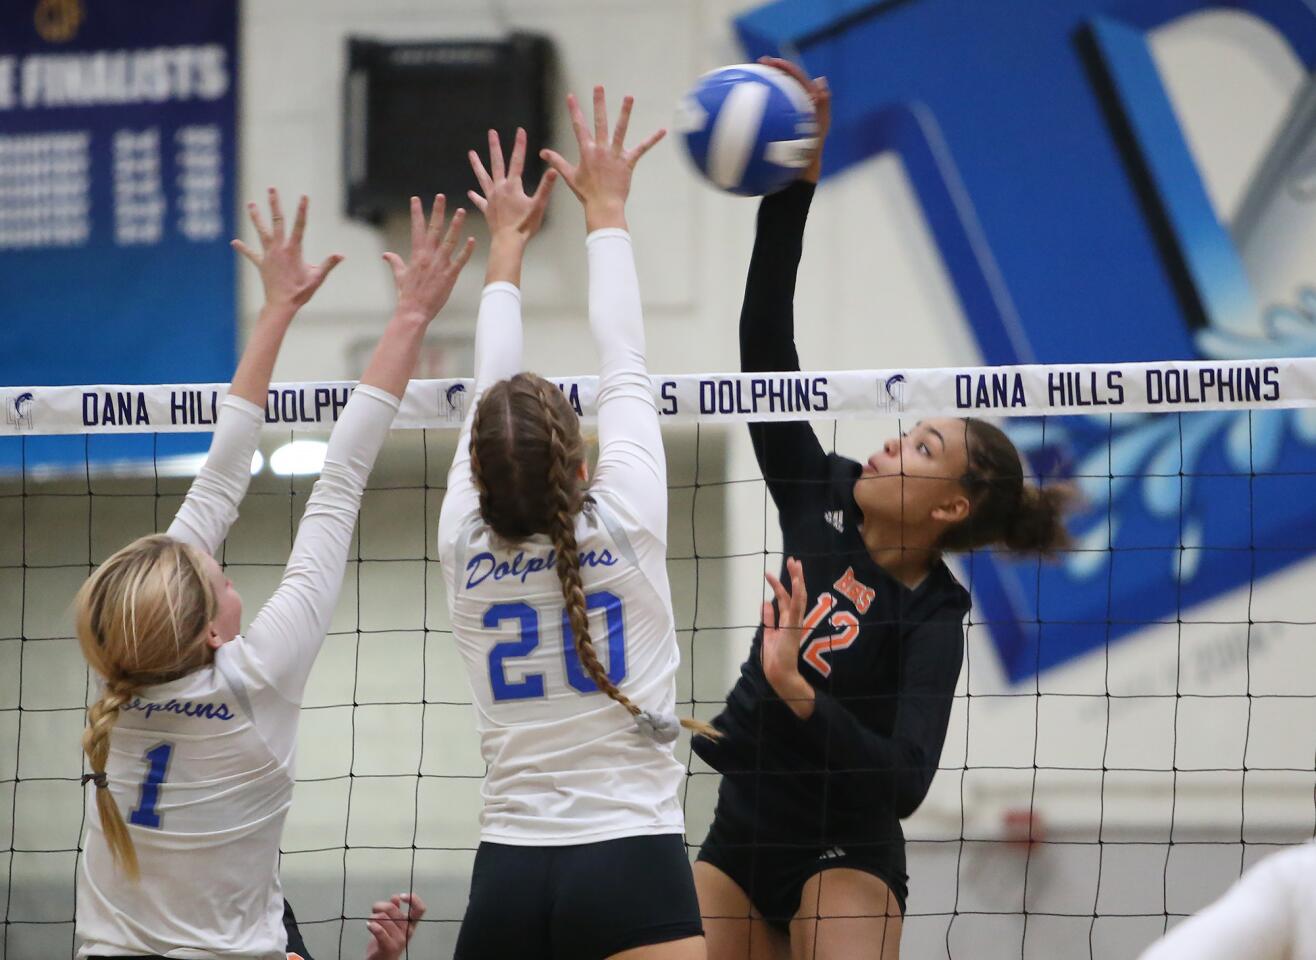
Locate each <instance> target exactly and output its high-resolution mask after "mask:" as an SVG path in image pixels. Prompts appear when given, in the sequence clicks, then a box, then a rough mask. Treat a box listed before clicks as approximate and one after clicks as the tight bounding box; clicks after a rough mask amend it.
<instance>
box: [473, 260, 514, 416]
mask: <svg viewBox="0 0 1316 960" xmlns="http://www.w3.org/2000/svg"><path fill="white" fill-rule="evenodd" d="M524 340H525V336H524V333H523V332H522V329H521V290H520V289H519V288H518V287H517V286H516V285H515V284H513V283H510V282H508V281H495V282H494V283H491V284H488V285H487V286H486V287H485V288H484V291H483V293H481V294H480V311H479V314H478V316H477V318H476V321H475V390H476V392H477V393H479V392H481V391H483V390H484V389H485V388H487V387H488V386H489V385H490V384H492V383H495V382H496V381H498V380H502V379H505V378H507V377H510V376H512V375H513V374H516V373H520V372H521V370H522V369H523V368H522V360H521V358H522V352H523V348H524Z"/></svg>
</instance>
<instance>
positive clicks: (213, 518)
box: [169, 395, 265, 553]
mask: <svg viewBox="0 0 1316 960" xmlns="http://www.w3.org/2000/svg"><path fill="white" fill-rule="evenodd" d="M261 399H262V401H263V400H264V397H263V396H262V398H261ZM264 414H265V407H264V406H263V405H257V404H253V403H251V402H250V401H248V400H245V399H243V398H242V397H237V396H233V395H230V396H229V397H228V398H226V399H225V400H224V404H223V406H221V407H220V410H219V422H218V423H216V424H215V435H214V438H213V439H212V440H211V442H210V452H209V453H208V454H207V455H206V462H205V464H204V465H203V466H202V467H201V470H200V472H199V473H198V474H197V476H196V479H195V480H193V481H192V486H191V487H190V488H189V489H188V491H187V497H186V498H185V499H184V500H183V504H182V506H180V507H179V508H178V514H177V516H175V517H174V520H173V523H171V524H170V525H169V536H171V537H173V538H174V539H176V540H182V541H184V542H185V543H190V544H192V545H193V546H197V547H200V548H201V549H203V550H205V551H206V552H207V553H214V552H215V551H216V550H217V549H218V548H219V545H220V544H221V543H223V542H224V538H225V537H227V536H228V531H229V528H230V527H231V526H232V525H233V521H235V520H236V519H237V518H238V505H239V504H240V503H241V502H242V498H243V497H244V496H246V494H247V487H248V486H249V485H250V483H251V457H252V454H253V453H255V451H256V445H257V444H258V443H259V441H260V428H261V425H262V424H263V423H264V419H265V417H264Z"/></svg>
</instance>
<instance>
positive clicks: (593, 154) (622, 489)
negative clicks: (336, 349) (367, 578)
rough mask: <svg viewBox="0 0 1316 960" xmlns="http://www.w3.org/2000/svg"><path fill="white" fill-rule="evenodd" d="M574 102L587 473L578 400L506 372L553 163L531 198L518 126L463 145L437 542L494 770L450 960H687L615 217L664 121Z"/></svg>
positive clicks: (670, 705) (663, 616)
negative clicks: (589, 430) (458, 265)
mask: <svg viewBox="0 0 1316 960" xmlns="http://www.w3.org/2000/svg"><path fill="white" fill-rule="evenodd" d="M567 102H568V105H569V107H570V110H571V116H572V121H573V125H574V127H575V133H576V139H577V142H578V143H579V146H580V162H579V164H578V165H575V166H572V165H571V164H569V163H567V162H566V161H565V160H564V159H563V158H562V157H561V156H559V155H558V154H556V153H552V152H551V151H545V152H544V153H543V154H541V155H542V156H544V158H545V159H546V160H548V161H549V163H550V164H552V166H553V168H554V170H555V171H556V172H557V174H558V175H560V176H561V177H562V179H564V180H565V181H566V182H567V184H568V185H569V186H570V187H571V188H572V190H573V191H574V192H575V193H576V195H577V197H579V199H580V200H581V202H582V204H583V205H584V208H585V223H586V225H587V227H588V229H589V235H588V237H587V238H586V241H585V244H586V251H587V257H588V261H589V321H590V329H591V331H592V332H593V334H594V340H595V344H596V346H597V347H598V351H599V354H600V360H601V364H600V376H599V394H598V434H599V445H600V450H599V459H598V469H597V471H596V474H595V477H594V480H593V483H589V482H588V473H587V469H586V465H585V454H584V445H583V443H582V441H581V436H580V427H579V424H578V421H577V417H576V413H575V411H573V410H572V408H571V406H570V405H569V404H568V402H567V400H566V399H565V398H564V397H563V395H562V392H561V391H560V390H559V389H558V388H557V387H556V386H554V385H553V384H552V383H549V382H547V381H546V380H543V379H542V378H540V377H538V376H535V375H534V374H531V373H524V372H521V371H522V366H521V297H520V292H519V290H518V283H519V280H520V271H521V259H522V254H523V251H524V249H525V245H526V242H527V241H528V240H529V239H530V237H531V236H532V235H533V234H534V233H535V231H536V230H538V228H539V224H540V221H541V219H542V217H543V212H544V207H545V204H546V203H547V200H548V193H549V190H550V188H551V185H552V182H553V177H552V173H551V172H550V173H549V174H548V175H546V176H545V178H544V181H543V182H542V183H541V184H540V186H539V189H538V190H537V191H536V193H535V194H534V196H532V197H528V196H526V194H525V192H524V190H523V189H522V186H521V171H522V164H523V161H524V157H525V149H526V148H525V135H524V133H523V132H521V131H518V132H517V137H516V145H515V147H514V149H513V150H512V154H511V160H510V164H509V165H508V166H507V168H506V170H505V169H504V165H503V155H502V149H501V146H500V144H499V142H498V138H497V135H496V134H494V133H492V132H491V133H490V156H489V161H490V165H489V169H488V170H487V171H486V170H485V168H484V166H483V164H481V163H480V161H479V158H478V157H476V156H474V154H473V155H472V158H471V161H472V166H473V167H474V168H475V172H476V176H477V178H478V180H479V183H480V187H481V190H482V193H483V195H482V196H480V195H473V196H472V199H473V201H474V202H475V203H476V205H477V206H478V207H480V209H481V210H482V211H483V212H484V215H485V219H486V220H487V221H488V223H489V229H490V234H491V252H490V259H489V269H488V273H487V276H486V280H487V283H488V285H487V286H486V287H485V290H484V295H483V298H482V300H481V303H480V313H479V320H478V325H477V331H476V350H475V352H476V356H475V371H476V387H475V396H474V401H473V409H472V411H471V413H470V415H469V416H468V418H467V422H466V424H465V426H464V428H463V431H462V434H461V438H460V440H459V441H458V445H457V455H456V458H455V459H454V461H453V465H452V469H451V472H450V473H449V475H448V494H447V496H446V498H445V499H444V502H443V509H442V513H441V516H440V519H439V556H440V559H441V561H442V564H443V573H444V580H445V582H446V585H447V593H448V607H449V611H450V614H451V619H452V629H453V634H454V636H455V638H456V641H457V645H458V647H459V649H460V651H461V654H462V657H463V659H464V660H465V663H466V667H467V670H468V672H469V675H470V680H471V687H472V690H473V692H474V698H475V705H476V714H477V724H478V727H479V730H480V736H481V746H482V750H483V753H484V757H485V760H486V761H487V762H488V765H489V772H488V775H487V777H486V779H485V784H484V791H483V793H484V810H483V812H482V814H481V833H480V839H481V843H480V847H479V851H478V852H477V854H476V858H475V870H474V875H473V877H472V882H471V896H470V902H469V904H468V906H467V909H466V916H465V918H464V919H463V921H462V927H461V932H460V934H459V936H458V941H457V950H456V956H457V957H458V958H460V960H484V958H490V960H492V958H499V960H501V958H507V957H518V958H535V957H546V958H547V957H570V958H573V960H603V958H605V957H618V956H624V957H627V958H637V960H638V958H652V960H685V958H702V957H703V956H704V948H703V940H702V929H701V926H700V921H699V906H698V903H697V901H696V899H695V891H694V884H693V881H692V879H691V874H690V866H689V863H688V860H687V858H686V852H685V845H684V842H683V838H682V833H683V831H684V819H683V816H682V811H681V803H680V798H679V796H678V794H677V791H678V789H679V787H680V785H681V783H682V781H683V777H684V773H685V770H684V767H683V766H682V764H681V763H679V762H678V761H677V760H676V758H675V757H674V756H673V752H672V741H673V740H674V739H675V738H676V735H677V732H678V729H679V724H678V721H677V718H676V716H675V707H676V683H675V671H676V667H677V661H678V653H677V646H676V633H675V624H674V620H673V616H672V603H671V591H670V588H669V586H668V582H667V570H666V544H665V540H666V530H667V487H666V464H665V461H664V458H663V442H662V435H661V433H660V432H659V429H658V413H657V408H656V406H655V404H654V399H653V395H652V392H651V389H650V382H649V379H648V376H647V374H646V371H645V362H644V328H643V324H642V318H641V311H640V294H639V285H638V283H637V280H636V275H635V261H634V257H633V255H632V253H631V240H630V236H629V234H628V233H627V228H626V217H625V203H626V198H627V195H628V193H629V192H630V184H631V172H632V169H633V168H634V166H635V163H636V161H638V160H639V159H640V157H641V156H643V155H644V153H645V152H646V151H647V150H649V148H650V147H652V146H653V144H655V143H657V142H658V140H659V139H660V138H661V136H662V135H663V131H661V130H660V131H658V132H657V133H655V134H653V135H652V136H650V137H649V138H648V139H647V140H645V141H644V142H643V143H642V144H640V146H638V147H636V148H635V149H633V150H627V149H626V148H625V146H624V139H625V136H626V127H627V122H628V120H629V117H630V112H631V99H630V98H629V97H627V98H626V100H625V102H624V104H623V106H622V110H621V115H620V117H619V119H618V122H617V127H616V129H615V130H614V131H613V132H612V133H611V135H609V131H608V124H607V119H606V111H605V107H604V98H603V88H602V87H596V88H595V91H594V130H593V134H592V135H591V133H590V132H589V131H588V130H587V129H586V127H585V121H584V118H583V116H582V115H581V112H580V108H579V106H578V105H577V104H576V102H575V99H574V98H568V101H567Z"/></svg>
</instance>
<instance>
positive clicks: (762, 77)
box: [676, 63, 818, 197]
mask: <svg viewBox="0 0 1316 960" xmlns="http://www.w3.org/2000/svg"><path fill="white" fill-rule="evenodd" d="M676 129H677V130H678V131H679V132H680V133H681V134H682V139H683V140H684V142H685V148H686V150H687V151H688V152H689V154H690V159H691V161H692V162H693V163H694V165H695V167H696V169H698V170H699V172H700V173H702V174H703V175H704V177H706V178H707V179H708V180H709V182H711V183H712V184H713V185H714V186H716V187H718V188H720V189H722V190H726V191H728V192H729V193H735V194H739V195H741V196H746V197H754V196H762V195H764V194H767V193H773V192H775V191H777V190H780V189H781V188H782V187H784V186H786V184H788V183H790V182H791V181H792V180H794V179H795V178H796V177H798V176H799V175H800V171H802V170H803V169H804V168H805V167H807V166H808V165H809V157H810V155H811V154H812V153H813V150H814V148H815V147H816V146H817V143H818V139H817V133H818V123H817V118H816V117H815V116H814V111H813V104H812V103H810V101H809V94H808V92H807V91H806V90H805V89H804V87H802V86H801V85H800V84H799V83H798V82H797V81H796V80H795V79H793V78H792V77H790V76H788V75H787V74H785V73H783V72H782V71H780V70H776V69H773V68H772V67H765V66H762V65H760V64H757V63H742V64H737V65H735V66H730V67H722V68H721V69H718V70H713V71H712V72H710V73H706V74H704V75H703V76H702V77H700V78H699V82H698V83H696V84H695V86H694V89H693V90H691V91H690V93H689V94H687V95H686V96H685V98H684V99H683V100H682V101H681V104H680V106H679V108H678V111H677V119H676Z"/></svg>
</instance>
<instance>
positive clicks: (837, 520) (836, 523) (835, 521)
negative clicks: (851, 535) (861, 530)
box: [823, 510, 845, 533]
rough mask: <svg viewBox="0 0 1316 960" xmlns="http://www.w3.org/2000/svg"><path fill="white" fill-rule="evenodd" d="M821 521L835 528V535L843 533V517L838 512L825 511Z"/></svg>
mask: <svg viewBox="0 0 1316 960" xmlns="http://www.w3.org/2000/svg"><path fill="white" fill-rule="evenodd" d="M823 519H824V520H826V521H827V522H828V523H830V524H831V525H832V526H833V527H835V528H836V532H837V533H845V515H844V514H842V513H841V511H840V510H826V511H824V512H823Z"/></svg>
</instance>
